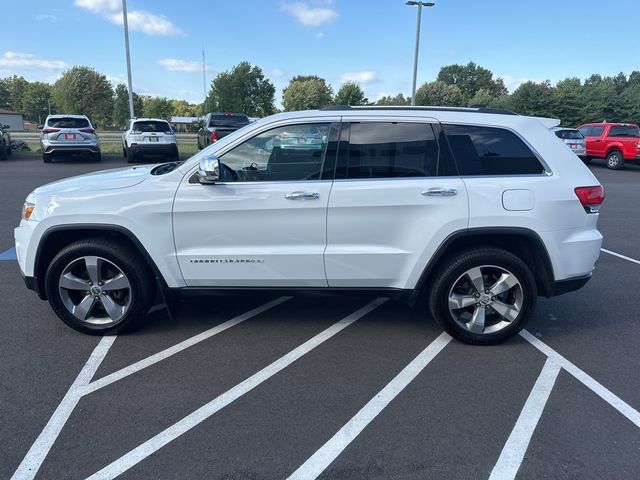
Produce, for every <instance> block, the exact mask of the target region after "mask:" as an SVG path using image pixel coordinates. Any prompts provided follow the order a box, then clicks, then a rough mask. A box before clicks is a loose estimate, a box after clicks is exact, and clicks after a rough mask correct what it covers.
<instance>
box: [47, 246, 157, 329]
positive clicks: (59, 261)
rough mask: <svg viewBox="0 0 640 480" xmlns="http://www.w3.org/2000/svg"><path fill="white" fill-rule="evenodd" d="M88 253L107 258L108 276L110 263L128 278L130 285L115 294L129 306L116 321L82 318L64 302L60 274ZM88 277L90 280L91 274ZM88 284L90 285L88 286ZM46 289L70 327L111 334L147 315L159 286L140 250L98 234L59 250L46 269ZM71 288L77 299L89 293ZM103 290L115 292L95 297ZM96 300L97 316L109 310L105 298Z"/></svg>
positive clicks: (53, 303) (49, 297)
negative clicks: (133, 249) (103, 322)
mask: <svg viewBox="0 0 640 480" xmlns="http://www.w3.org/2000/svg"><path fill="white" fill-rule="evenodd" d="M85 256H95V257H101V258H102V259H104V260H106V262H105V261H104V260H102V261H101V265H102V267H101V269H102V273H104V274H105V276H106V277H108V273H109V272H108V269H109V266H110V265H114V266H116V267H117V268H118V269H119V270H120V272H121V273H122V274H123V275H124V276H125V277H126V279H127V280H128V282H129V288H128V289H127V290H126V291H125V292H124V293H123V292H122V291H117V292H116V294H122V295H123V296H124V298H125V300H123V298H122V297H121V298H117V297H116V301H121V302H123V303H124V304H125V305H126V309H124V314H123V316H122V317H121V318H119V319H118V320H117V321H115V322H111V323H105V324H99V323H90V322H88V321H82V320H80V319H78V318H77V317H76V316H75V315H73V314H72V313H71V311H70V310H69V309H68V308H67V306H65V303H64V302H65V300H63V297H62V293H61V291H62V290H63V289H61V288H60V285H59V279H60V276H61V274H62V273H63V272H64V270H65V269H67V268H68V267H69V265H71V264H73V263H74V261H78V262H82V260H79V259H82V257H85ZM105 265H106V266H105ZM105 269H106V271H105ZM86 278H87V281H88V278H89V277H86ZM99 278H100V277H99ZM106 282H107V280H105V285H107V283H106ZM87 288H91V287H89V286H88V287H87ZM45 289H46V293H47V298H48V299H49V303H50V305H51V307H52V308H53V311H54V312H55V313H56V314H57V315H58V316H59V317H60V319H61V320H62V321H63V322H64V323H66V324H67V325H69V326H70V327H71V328H73V329H75V330H78V331H79V332H82V333H87V334H91V335H110V334H113V333H117V332H121V331H123V330H124V329H126V328H127V327H129V326H130V325H131V324H132V322H134V321H136V320H138V319H140V318H142V317H144V316H145V315H146V313H147V312H148V311H149V307H150V306H151V303H152V302H153V300H154V297H155V290H156V288H155V282H154V277H153V274H152V272H151V270H150V269H149V267H148V266H147V264H146V263H145V262H144V261H143V260H141V259H140V255H138V254H137V252H135V251H131V249H129V248H127V247H126V246H125V245H123V244H121V243H119V242H117V241H114V240H104V239H99V238H92V239H91V238H90V239H86V240H81V241H79V242H76V243H73V244H71V245H68V246H67V247H65V248H63V249H62V250H60V252H58V254H57V255H56V256H55V257H54V258H53V260H52V261H51V263H50V264H49V267H48V269H47V273H46V276H45ZM70 291H71V292H74V294H76V295H78V296H77V297H76V298H78V299H80V298H83V297H84V296H85V295H86V292H83V291H80V290H78V291H76V290H75V289H74V290H70ZM87 292H89V290H88V291H87ZM100 294H102V295H109V296H111V295H113V294H114V292H108V293H104V292H98V293H97V296H96V298H103V297H102V296H100ZM89 296H91V295H89ZM85 298H86V297H85ZM94 304H95V305H96V306H95V307H92V308H94V309H93V310H89V313H90V314H92V315H93V312H97V316H100V313H101V312H102V313H103V314H106V310H105V309H103V307H102V306H101V305H102V301H100V300H97V301H94ZM96 309H97V310H96ZM101 309H102V310H101Z"/></svg>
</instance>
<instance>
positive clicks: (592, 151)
mask: <svg viewBox="0 0 640 480" xmlns="http://www.w3.org/2000/svg"><path fill="white" fill-rule="evenodd" d="M578 130H580V133H582V135H583V136H584V138H585V140H586V141H587V157H586V160H585V161H586V162H589V161H590V160H591V159H592V158H606V159H607V167H609V168H613V169H615V170H618V169H621V168H623V167H624V162H625V161H627V162H629V161H633V160H640V128H638V125H635V124H633V123H585V124H584V125H580V126H579V127H578Z"/></svg>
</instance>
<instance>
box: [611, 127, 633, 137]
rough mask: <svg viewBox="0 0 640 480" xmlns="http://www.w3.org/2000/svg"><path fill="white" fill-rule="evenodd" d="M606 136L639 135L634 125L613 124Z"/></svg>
mask: <svg viewBox="0 0 640 480" xmlns="http://www.w3.org/2000/svg"><path fill="white" fill-rule="evenodd" d="M607 136H608V137H634V138H636V137H640V132H639V131H638V127H636V126H634V125H613V126H612V127H611V129H610V130H609V133H608V135H607Z"/></svg>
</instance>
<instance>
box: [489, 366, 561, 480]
mask: <svg viewBox="0 0 640 480" xmlns="http://www.w3.org/2000/svg"><path fill="white" fill-rule="evenodd" d="M559 373H560V365H558V364H557V363H556V361H555V360H554V359H552V358H547V361H546V362H545V364H544V367H542V371H541V372H540V375H539V376H538V380H536V383H535V385H534V386H533V390H531V393H530V394H529V398H527V401H526V402H525V404H524V407H522V411H521V412H520V416H519V417H518V420H517V421H516V424H515V426H514V427H513V430H512V431H511V434H510V435H509V438H508V439H507V443H505V445H504V448H503V449H502V452H501V453H500V458H498V462H497V463H496V465H495V466H494V467H493V470H492V471H491V476H490V477H489V480H509V479H513V478H516V474H517V473H518V470H519V469H520V465H521V464H522V460H523V458H524V454H525V453H526V452H527V448H528V447H529V442H530V441H531V437H532V436H533V432H534V431H535V429H536V426H537V425H538V421H539V420H540V417H541V416H542V412H543V410H544V407H545V405H546V404H547V400H548V399H549V395H550V394H551V390H553V386H554V384H555V383H556V379H557V378H558V374H559Z"/></svg>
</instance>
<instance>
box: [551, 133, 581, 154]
mask: <svg viewBox="0 0 640 480" xmlns="http://www.w3.org/2000/svg"><path fill="white" fill-rule="evenodd" d="M553 133H555V134H556V137H558V138H559V139H560V140H562V141H563V142H564V143H566V144H567V146H568V147H569V148H570V149H571V150H572V151H573V153H575V154H576V155H577V156H578V157H580V159H581V160H585V158H586V156H587V147H586V142H585V139H584V136H583V135H582V134H581V133H580V130H577V129H575V128H564V127H556V128H554V129H553Z"/></svg>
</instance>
